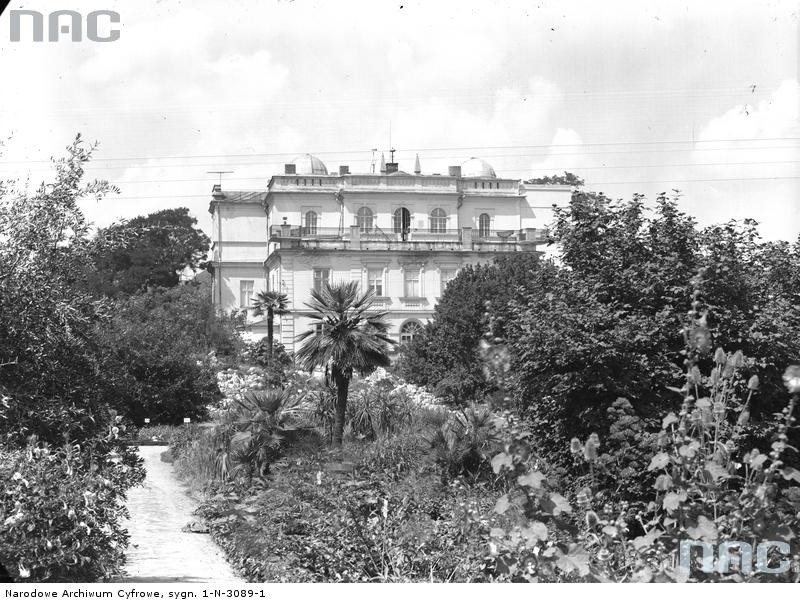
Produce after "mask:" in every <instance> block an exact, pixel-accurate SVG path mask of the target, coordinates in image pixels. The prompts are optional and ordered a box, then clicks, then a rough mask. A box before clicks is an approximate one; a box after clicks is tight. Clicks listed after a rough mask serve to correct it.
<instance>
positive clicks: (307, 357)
mask: <svg viewBox="0 0 800 603" xmlns="http://www.w3.org/2000/svg"><path fill="white" fill-rule="evenodd" d="M358 289H359V284H358V283H357V282H356V281H352V282H349V283H341V284H336V285H329V284H328V283H325V284H323V286H322V288H321V289H320V290H319V291H312V292H311V302H310V303H308V304H306V306H308V307H309V308H311V312H305V313H303V314H302V315H303V316H306V317H307V318H311V319H312V320H314V323H312V328H311V329H310V330H308V331H306V332H305V333H301V334H300V335H298V336H297V341H298V342H302V345H301V346H300V349H299V350H298V351H297V354H296V358H297V360H298V361H299V362H300V363H301V364H302V366H303V367H304V368H305V369H306V370H308V371H309V372H311V371H313V370H314V369H315V368H316V367H318V366H323V367H325V368H326V369H329V370H330V374H331V377H332V379H333V382H334V384H335V386H336V417H335V421H334V426H333V443H334V444H335V445H336V446H341V444H342V436H343V434H344V420H345V411H346V410H347V391H348V389H349V387H350V379H351V378H352V376H353V371H358V372H360V373H369V372H371V371H373V370H374V369H376V368H377V367H379V366H388V365H389V351H390V348H389V346H390V345H393V344H394V343H395V341H393V340H392V339H390V338H389V336H388V335H387V332H388V330H389V323H387V322H385V321H384V319H385V318H386V314H387V312H375V311H372V310H371V306H372V302H373V299H374V295H373V293H372V292H371V291H368V292H367V293H365V294H364V295H359V292H358Z"/></svg>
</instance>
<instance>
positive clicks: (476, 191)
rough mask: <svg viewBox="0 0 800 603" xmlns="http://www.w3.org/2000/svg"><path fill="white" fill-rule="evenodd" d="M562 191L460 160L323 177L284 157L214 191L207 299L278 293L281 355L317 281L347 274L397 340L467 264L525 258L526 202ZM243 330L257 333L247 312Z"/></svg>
mask: <svg viewBox="0 0 800 603" xmlns="http://www.w3.org/2000/svg"><path fill="white" fill-rule="evenodd" d="M570 191H571V189H570V187H568V186H553V185H548V186H542V185H527V184H523V183H521V182H520V181H519V180H516V179H510V178H498V177H497V175H496V174H495V171H494V169H493V168H492V167H491V166H490V165H489V164H488V163H486V162H485V161H483V160H481V159H478V158H472V159H469V160H468V161H466V162H464V163H462V164H461V165H460V166H453V167H451V168H450V169H449V173H448V174H422V173H421V170H420V166H419V158H417V161H416V165H415V169H414V173H413V174H411V173H406V172H403V171H400V170H398V166H397V164H395V163H388V164H385V167H384V164H383V161H381V171H380V173H368V174H351V173H349V169H348V167H347V166H341V167H340V168H339V171H338V172H337V173H332V174H331V173H329V172H328V170H327V168H326V167H325V165H324V164H323V163H322V161H320V160H319V159H317V158H316V157H313V156H311V155H302V156H300V157H297V158H296V159H295V160H294V161H293V162H292V163H289V164H286V168H285V170H284V173H283V174H280V175H276V176H273V177H272V178H271V179H270V181H269V184H268V186H267V190H266V191H263V192H260V191H259V192H251V191H248V192H241V191H240V192H225V191H222V190H221V187H219V186H215V187H214V190H213V200H212V202H211V206H210V208H209V211H210V213H211V214H212V218H213V228H212V231H213V236H212V253H213V256H212V266H213V272H214V282H213V295H214V301H215V304H216V306H217V307H218V308H220V309H222V310H225V311H230V310H234V309H247V308H248V307H249V306H251V305H252V301H251V300H252V298H253V297H254V295H255V294H256V293H258V292H259V291H261V290H274V291H280V292H283V293H285V294H286V296H287V297H288V300H289V313H288V314H286V315H284V316H281V317H279V318H276V320H275V341H278V342H280V343H282V344H283V345H284V346H285V347H286V349H287V350H288V351H290V352H291V351H293V350H294V348H295V337H296V336H297V335H298V334H300V333H302V332H303V331H305V330H307V329H308V328H310V321H309V320H308V319H306V318H304V317H303V316H300V313H301V312H304V311H306V310H307V308H306V307H305V303H306V302H307V301H309V299H310V293H311V291H312V289H314V288H318V287H320V286H321V285H322V283H323V282H326V281H327V282H331V283H333V282H338V281H358V282H359V283H361V287H362V288H363V290H364V291H366V290H368V289H371V290H372V291H374V293H375V296H376V305H377V306H378V307H380V308H383V309H386V310H388V312H389V314H388V320H389V322H390V323H391V330H390V334H391V336H392V337H393V338H394V339H396V340H397V341H400V342H403V341H407V340H409V339H411V338H413V336H414V333H415V332H416V331H417V330H418V329H419V328H420V327H421V326H422V324H423V323H424V322H426V321H427V320H428V319H429V318H430V317H431V316H432V313H433V307H434V305H435V303H436V301H437V300H438V298H439V297H440V296H441V294H442V292H443V290H444V288H445V286H446V285H447V283H448V281H450V280H451V279H452V278H453V277H454V276H455V275H456V273H457V272H458V270H459V268H461V267H462V266H466V265H468V264H477V263H486V262H491V261H492V260H493V259H494V258H496V257H497V256H499V255H502V254H511V253H537V250H536V247H537V245H540V244H542V243H543V241H544V229H543V227H544V226H545V223H544V221H543V220H542V219H541V218H537V214H536V212H535V211H534V208H535V207H538V208H547V207H551V206H552V205H553V204H558V205H563V204H564V202H565V201H566V200H567V199H569V195H570ZM248 320H249V322H250V329H249V336H250V337H252V338H254V339H260V338H261V337H263V336H264V335H266V328H267V327H266V322H265V321H264V320H263V318H254V317H252V316H249V318H248Z"/></svg>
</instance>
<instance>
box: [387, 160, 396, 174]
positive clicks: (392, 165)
mask: <svg viewBox="0 0 800 603" xmlns="http://www.w3.org/2000/svg"><path fill="white" fill-rule="evenodd" d="M396 171H397V163H391V162H390V163H387V164H386V173H387V174H394V173H395V172H396Z"/></svg>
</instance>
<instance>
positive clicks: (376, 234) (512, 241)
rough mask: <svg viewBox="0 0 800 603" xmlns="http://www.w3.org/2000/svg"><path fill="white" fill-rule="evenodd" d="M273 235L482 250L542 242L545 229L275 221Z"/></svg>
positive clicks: (316, 242)
mask: <svg viewBox="0 0 800 603" xmlns="http://www.w3.org/2000/svg"><path fill="white" fill-rule="evenodd" d="M270 238H271V239H272V240H275V241H281V240H283V241H284V242H285V243H286V244H288V245H289V246H303V247H314V248H333V247H335V248H362V249H370V248H378V247H383V246H386V247H387V248H392V249H404V248H408V249H444V248H453V247H464V248H472V247H473V246H475V245H479V246H480V249H481V250H491V249H492V248H496V249H498V250H509V248H512V249H513V248H514V247H516V246H517V245H519V246H520V248H522V247H524V246H526V244H527V245H530V244H534V245H535V244H539V243H543V242H544V241H545V239H546V231H545V230H542V229H534V228H524V229H522V230H514V229H507V230H484V229H478V228H461V229H439V228H405V229H401V228H388V229H382V228H379V227H377V226H361V227H358V226H348V227H346V228H338V227H323V226H293V225H288V224H283V225H274V226H272V227H271V229H270Z"/></svg>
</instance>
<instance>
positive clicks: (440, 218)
mask: <svg viewBox="0 0 800 603" xmlns="http://www.w3.org/2000/svg"><path fill="white" fill-rule="evenodd" d="M446 230H447V214H446V213H444V210H443V209H442V208H441V207H437V208H436V209H434V210H433V211H432V212H431V232H445V231H446Z"/></svg>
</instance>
